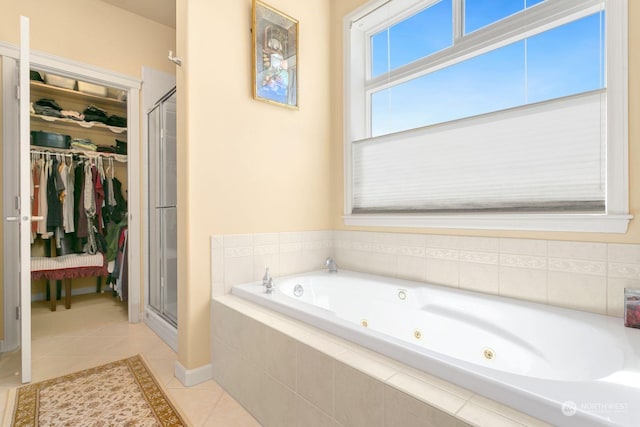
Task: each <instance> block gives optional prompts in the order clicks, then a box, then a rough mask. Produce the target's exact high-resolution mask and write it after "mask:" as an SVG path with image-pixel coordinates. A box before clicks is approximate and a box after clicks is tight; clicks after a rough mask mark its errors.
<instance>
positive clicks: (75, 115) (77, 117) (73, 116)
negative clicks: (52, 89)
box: [60, 110, 84, 121]
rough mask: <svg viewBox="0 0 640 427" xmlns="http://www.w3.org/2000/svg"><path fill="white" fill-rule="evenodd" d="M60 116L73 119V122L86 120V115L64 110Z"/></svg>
mask: <svg viewBox="0 0 640 427" xmlns="http://www.w3.org/2000/svg"><path fill="white" fill-rule="evenodd" d="M60 114H62V116H63V117H65V118H67V119H73V120H78V121H82V120H84V115H83V114H80V113H78V112H77V111H71V110H62V111H60Z"/></svg>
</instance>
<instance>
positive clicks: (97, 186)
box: [91, 165, 104, 234]
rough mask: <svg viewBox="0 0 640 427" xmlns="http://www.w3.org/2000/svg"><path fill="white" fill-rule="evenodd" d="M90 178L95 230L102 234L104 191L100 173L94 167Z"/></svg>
mask: <svg viewBox="0 0 640 427" xmlns="http://www.w3.org/2000/svg"><path fill="white" fill-rule="evenodd" d="M91 176H92V181H93V191H94V196H93V197H94V204H95V206H94V209H95V215H96V223H95V225H96V228H97V229H98V233H100V234H103V232H102V229H103V222H102V205H103V204H104V189H103V188H102V179H101V178H100V173H99V172H98V168H97V167H96V166H95V165H94V166H93V167H92V168H91Z"/></svg>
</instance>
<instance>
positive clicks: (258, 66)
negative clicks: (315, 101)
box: [251, 0, 298, 109]
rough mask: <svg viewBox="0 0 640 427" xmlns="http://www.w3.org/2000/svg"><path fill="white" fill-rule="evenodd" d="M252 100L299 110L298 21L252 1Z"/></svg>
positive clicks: (261, 3)
mask: <svg viewBox="0 0 640 427" xmlns="http://www.w3.org/2000/svg"><path fill="white" fill-rule="evenodd" d="M251 28H252V40H253V61H252V68H253V70H252V71H253V72H252V77H253V97H254V99H256V100H259V101H263V102H267V103H270V104H275V105H280V106H284V107H288V108H293V109H298V20H296V19H294V18H292V17H290V16H288V15H286V14H284V13H282V12H280V11H279V10H277V9H275V8H273V7H271V6H269V5H267V4H266V3H264V2H262V1H260V0H253V13H252V26H251Z"/></svg>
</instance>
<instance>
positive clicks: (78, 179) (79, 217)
mask: <svg viewBox="0 0 640 427" xmlns="http://www.w3.org/2000/svg"><path fill="white" fill-rule="evenodd" d="M86 163H87V162H79V163H78V164H77V165H76V168H75V174H74V175H75V179H74V186H73V188H74V193H75V200H74V206H75V208H74V212H73V214H74V218H75V223H76V237H78V238H85V237H87V235H88V232H89V225H88V223H87V212H86V211H85V209H84V177H85V165H86Z"/></svg>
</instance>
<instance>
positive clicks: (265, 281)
mask: <svg viewBox="0 0 640 427" xmlns="http://www.w3.org/2000/svg"><path fill="white" fill-rule="evenodd" d="M269 280H271V275H270V274H269V267H267V268H266V270H265V271H264V276H262V283H263V284H264V285H266V284H267V282H268V281H269Z"/></svg>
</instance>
